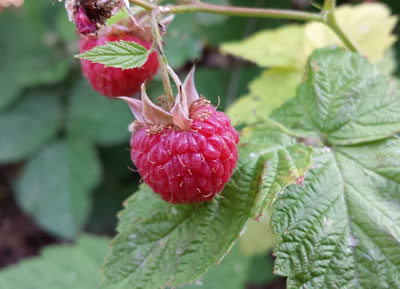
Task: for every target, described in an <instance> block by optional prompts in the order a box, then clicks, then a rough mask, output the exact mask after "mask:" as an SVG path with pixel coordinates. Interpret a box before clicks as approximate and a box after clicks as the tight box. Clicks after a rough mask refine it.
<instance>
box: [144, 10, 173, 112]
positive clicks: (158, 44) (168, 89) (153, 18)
mask: <svg viewBox="0 0 400 289" xmlns="http://www.w3.org/2000/svg"><path fill="white" fill-rule="evenodd" d="M149 5H152V4H149ZM154 7H155V8H151V9H148V11H149V16H150V25H151V33H152V37H153V43H154V45H155V50H156V52H157V57H158V62H159V63H160V71H161V75H162V81H163V86H164V90H165V94H166V97H167V104H168V108H169V109H171V108H172V107H173V105H174V102H175V97H174V93H173V91H172V86H171V81H170V79H169V74H168V61H167V57H166V56H165V54H164V50H163V40H162V36H161V33H160V27H159V25H158V20H157V16H158V15H159V11H158V6H155V5H154Z"/></svg>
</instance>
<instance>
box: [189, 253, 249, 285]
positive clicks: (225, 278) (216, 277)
mask: <svg viewBox="0 0 400 289" xmlns="http://www.w3.org/2000/svg"><path fill="white" fill-rule="evenodd" d="M251 265H252V259H251V258H249V257H245V256H243V255H242V254H241V253H240V249H239V247H238V246H237V245H235V246H234V247H233V248H232V249H231V250H230V252H229V254H227V255H226V256H225V257H224V258H223V259H222V261H221V263H220V264H218V265H214V266H212V267H211V268H210V270H209V271H207V273H206V274H205V276H204V277H203V278H200V279H199V280H197V281H195V282H194V283H193V284H192V285H185V286H183V287H182V289H200V288H207V289H220V288H229V289H243V288H244V286H245V282H246V281H247V278H248V275H249V271H250V266H251Z"/></svg>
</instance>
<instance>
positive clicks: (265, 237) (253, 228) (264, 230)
mask: <svg viewBox="0 0 400 289" xmlns="http://www.w3.org/2000/svg"><path fill="white" fill-rule="evenodd" d="M270 221H271V210H270V209H269V208H268V209H267V210H266V211H265V212H264V214H263V215H262V216H261V217H260V218H258V220H249V222H248V224H247V228H246V232H245V233H244V234H243V236H242V237H241V238H240V239H239V244H240V251H241V253H242V254H243V255H245V256H257V255H265V254H266V253H267V252H268V251H271V250H272V249H273V248H274V247H275V245H276V240H277V236H276V235H275V234H274V233H273V232H272V230H271V227H270Z"/></svg>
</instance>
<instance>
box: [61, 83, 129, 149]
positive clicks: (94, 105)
mask: <svg viewBox="0 0 400 289" xmlns="http://www.w3.org/2000/svg"><path fill="white" fill-rule="evenodd" d="M133 120H134V118H133V116H132V113H131V112H130V110H129V107H128V106H127V105H126V104H125V103H124V102H123V101H119V100H111V99H107V98H105V97H104V96H102V95H100V94H99V93H97V92H96V91H94V90H93V88H92V87H91V86H90V84H89V83H88V82H87V80H84V79H82V80H80V81H79V82H78V83H77V84H76V86H75V87H74V89H73V91H72V93H71V96H70V105H69V113H68V122H67V126H68V133H69V135H71V136H73V137H74V138H83V139H87V140H90V141H93V142H95V143H97V144H100V145H111V144H118V143H124V142H127V141H128V139H129V137H130V133H129V131H128V125H129V124H130V123H131V122H132V121H133Z"/></svg>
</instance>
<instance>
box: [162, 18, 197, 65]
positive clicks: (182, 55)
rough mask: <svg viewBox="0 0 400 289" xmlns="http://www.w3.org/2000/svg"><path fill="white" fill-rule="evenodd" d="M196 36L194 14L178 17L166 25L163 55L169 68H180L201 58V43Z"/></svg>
mask: <svg viewBox="0 0 400 289" xmlns="http://www.w3.org/2000/svg"><path fill="white" fill-rule="evenodd" d="M197 34H198V31H197V24H196V21H195V15H194V14H186V15H179V16H178V17H175V19H174V21H172V22H171V24H169V25H168V36H167V38H166V40H165V48H166V49H165V54H166V56H167V58H168V63H169V65H170V66H171V67H174V68H178V67H181V66H183V65H185V63H186V62H188V61H190V62H192V61H193V60H194V59H195V58H199V57H200V56H201V51H202V49H203V43H202V41H201V39H200V38H199V37H198V36H197Z"/></svg>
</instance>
